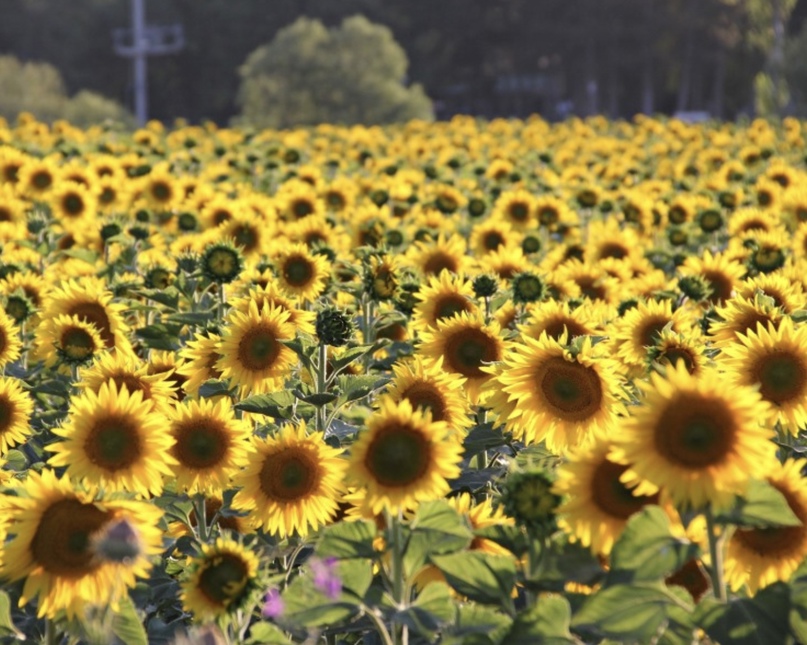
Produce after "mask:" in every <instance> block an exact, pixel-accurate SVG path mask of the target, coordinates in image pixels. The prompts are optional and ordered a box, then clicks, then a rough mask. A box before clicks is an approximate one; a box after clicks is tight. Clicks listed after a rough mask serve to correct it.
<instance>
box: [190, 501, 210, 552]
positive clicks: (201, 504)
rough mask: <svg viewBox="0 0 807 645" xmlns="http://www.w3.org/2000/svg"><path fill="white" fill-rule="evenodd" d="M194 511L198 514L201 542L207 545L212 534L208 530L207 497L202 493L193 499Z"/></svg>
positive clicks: (197, 524) (197, 523)
mask: <svg viewBox="0 0 807 645" xmlns="http://www.w3.org/2000/svg"><path fill="white" fill-rule="evenodd" d="M193 510H194V511H195V512H196V529H197V531H198V532H199V540H200V541H201V542H203V543H205V544H207V541H208V540H209V539H210V534H209V532H208V530H207V505H206V504H205V497H204V495H202V494H201V493H199V494H197V495H195V496H194V498H193Z"/></svg>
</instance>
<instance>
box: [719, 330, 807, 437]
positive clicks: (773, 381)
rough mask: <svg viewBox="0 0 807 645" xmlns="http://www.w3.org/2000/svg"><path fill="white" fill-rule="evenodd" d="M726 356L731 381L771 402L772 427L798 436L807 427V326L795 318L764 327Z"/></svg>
mask: <svg viewBox="0 0 807 645" xmlns="http://www.w3.org/2000/svg"><path fill="white" fill-rule="evenodd" d="M723 355H725V356H726V357H727V358H726V359H723ZM723 355H721V356H720V359H721V364H722V365H724V366H725V368H726V370H727V371H728V374H729V377H730V379H731V381H732V382H734V383H737V384H738V385H742V386H751V387H754V388H757V389H759V392H760V394H761V395H762V399H763V400H764V401H767V402H768V403H770V408H769V414H768V416H767V420H768V422H769V423H770V424H771V425H773V424H774V423H779V424H781V426H782V427H783V428H785V429H787V430H788V431H789V432H790V433H791V434H794V435H796V434H798V432H799V430H800V429H801V428H804V427H806V426H807V327H804V326H799V327H798V328H797V327H796V326H795V325H794V323H793V319H792V318H783V319H782V320H781V322H780V323H779V325H778V326H773V325H771V324H768V326H767V327H762V326H761V325H760V326H758V327H757V331H756V332H754V331H750V332H748V334H747V335H745V336H739V337H738V342H736V343H731V344H729V345H726V346H725V347H724V348H723Z"/></svg>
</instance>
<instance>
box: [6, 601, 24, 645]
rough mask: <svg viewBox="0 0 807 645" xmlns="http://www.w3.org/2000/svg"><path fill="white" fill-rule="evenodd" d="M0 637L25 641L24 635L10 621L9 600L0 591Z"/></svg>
mask: <svg viewBox="0 0 807 645" xmlns="http://www.w3.org/2000/svg"><path fill="white" fill-rule="evenodd" d="M0 636H2V637H6V638H10V637H14V638H17V639H19V640H25V634H23V633H22V632H21V631H20V630H18V629H17V628H16V627H15V625H14V622H13V621H12V620H11V599H10V598H9V597H8V594H7V593H6V592H5V591H0Z"/></svg>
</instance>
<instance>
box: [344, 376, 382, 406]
mask: <svg viewBox="0 0 807 645" xmlns="http://www.w3.org/2000/svg"><path fill="white" fill-rule="evenodd" d="M337 383H338V385H339V389H340V390H341V392H342V396H341V397H340V398H341V399H342V400H343V401H345V402H347V403H349V402H351V401H358V400H359V399H363V398H364V397H365V396H369V395H370V394H372V393H373V392H375V391H376V390H380V389H381V388H382V387H384V386H385V385H386V384H387V383H389V378H387V377H379V376H376V375H372V374H367V375H361V376H347V375H343V376H340V377H339V378H338V379H337Z"/></svg>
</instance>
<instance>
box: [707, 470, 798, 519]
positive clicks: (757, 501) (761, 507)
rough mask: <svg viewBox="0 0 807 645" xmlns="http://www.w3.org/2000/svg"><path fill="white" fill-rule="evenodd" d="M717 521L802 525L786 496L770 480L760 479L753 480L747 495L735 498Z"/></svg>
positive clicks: (718, 516) (719, 515)
mask: <svg viewBox="0 0 807 645" xmlns="http://www.w3.org/2000/svg"><path fill="white" fill-rule="evenodd" d="M715 522H717V523H718V524H734V525H737V526H745V527H750V528H765V527H770V526H801V522H800V521H799V518H798V517H796V515H795V513H793V511H792V510H791V508H790V506H789V505H788V503H787V500H786V499H785V496H784V495H782V493H780V492H779V491H778V490H776V488H774V487H773V486H772V485H771V484H769V483H768V482H766V481H759V480H751V481H750V482H749V483H748V490H746V492H745V495H743V496H742V497H737V498H735V501H734V506H733V507H732V508H731V509H729V510H728V511H724V512H722V513H718V514H717V515H716V516H715Z"/></svg>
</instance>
